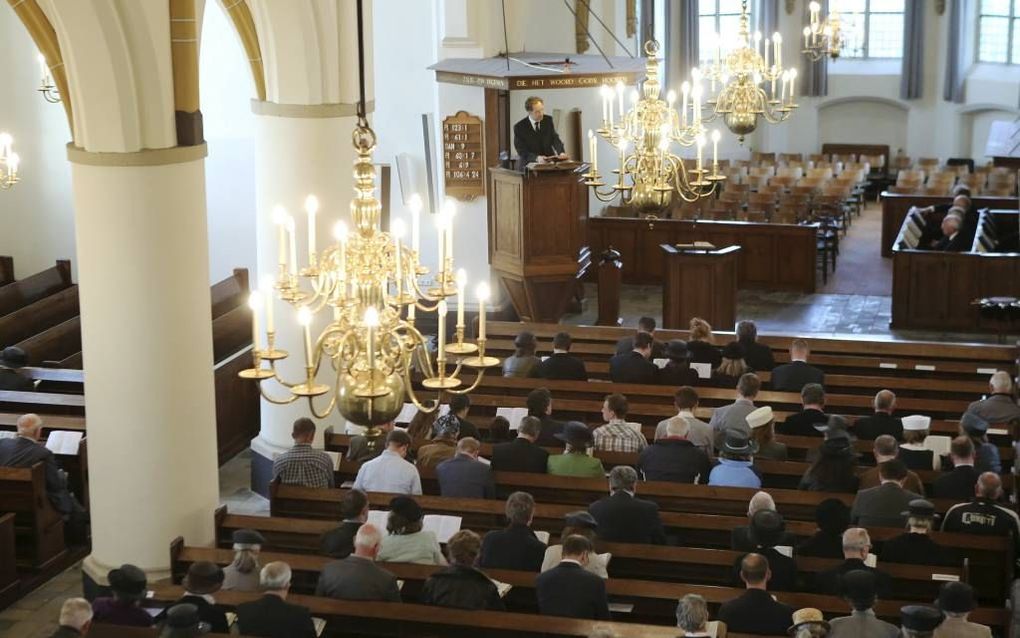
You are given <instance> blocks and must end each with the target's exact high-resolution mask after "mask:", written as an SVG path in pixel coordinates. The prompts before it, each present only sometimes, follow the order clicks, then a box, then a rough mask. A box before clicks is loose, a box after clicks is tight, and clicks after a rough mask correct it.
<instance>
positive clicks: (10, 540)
mask: <svg viewBox="0 0 1020 638" xmlns="http://www.w3.org/2000/svg"><path fill="white" fill-rule="evenodd" d="M14 519H15V515H14V512H8V513H7V514H0V609H3V608H4V607H6V606H7V605H8V604H10V603H11V602H12V601H13V600H14V599H15V598H16V597H17V595H18V570H17V569H16V568H15V565H16V563H17V558H16V556H17V554H16V550H15V540H14Z"/></svg>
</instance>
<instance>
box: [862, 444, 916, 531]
mask: <svg viewBox="0 0 1020 638" xmlns="http://www.w3.org/2000/svg"><path fill="white" fill-rule="evenodd" d="M907 471H908V470H907V466H906V465H904V464H903V461H900V460H899V459H893V460H891V461H886V462H885V463H882V464H881V465H879V466H878V477H879V480H880V481H881V484H880V485H879V486H878V487H871V488H868V489H865V490H861V491H860V492H857V496H856V497H855V498H854V504H853V507H852V508H851V510H850V520H851V521H852V522H853V523H854V524H856V525H860V526H862V527H872V526H875V527H899V528H902V527H903V526H904V525H905V524H906V522H907V516H906V512H907V509H908V508H909V507H910V501H913V500H915V499H919V498H921V495H920V494H917V493H915V492H910V491H908V490H907V489H905V487H904V485H905V484H906V481H907Z"/></svg>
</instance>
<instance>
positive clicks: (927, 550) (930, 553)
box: [879, 499, 953, 565]
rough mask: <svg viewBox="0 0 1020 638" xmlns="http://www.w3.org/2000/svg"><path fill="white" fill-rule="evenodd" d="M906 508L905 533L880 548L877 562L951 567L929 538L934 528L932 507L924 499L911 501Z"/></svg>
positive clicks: (950, 562)
mask: <svg viewBox="0 0 1020 638" xmlns="http://www.w3.org/2000/svg"><path fill="white" fill-rule="evenodd" d="M907 508H908V509H907V530H906V531H905V532H904V533H903V534H900V535H899V536H896V537H895V538H890V539H888V540H887V541H885V543H883V544H882V551H881V553H880V554H879V559H880V560H881V561H882V562H883V563H906V564H910V565H952V564H953V563H952V561H950V560H948V557H947V556H946V551H945V549H943V548H942V547H940V546H939V544H938V543H936V542H935V541H933V540H932V539H931V536H930V533H931V531H932V529H933V528H934V526H935V506H934V505H932V504H931V502H929V501H926V500H924V499H914V500H913V501H910V503H909V505H908V506H907Z"/></svg>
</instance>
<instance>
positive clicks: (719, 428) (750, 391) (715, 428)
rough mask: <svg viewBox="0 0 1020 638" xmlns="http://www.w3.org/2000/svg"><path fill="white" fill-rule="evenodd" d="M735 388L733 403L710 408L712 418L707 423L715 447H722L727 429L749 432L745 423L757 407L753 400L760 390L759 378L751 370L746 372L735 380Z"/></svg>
mask: <svg viewBox="0 0 1020 638" xmlns="http://www.w3.org/2000/svg"><path fill="white" fill-rule="evenodd" d="M736 390H737V398H736V399H735V400H734V401H733V403H731V404H730V405H724V406H721V407H718V408H716V409H714V410H712V418H711V420H710V421H709V423H708V424H709V425H710V426H711V427H712V432H713V436H714V439H715V440H714V445H715V447H716V449H718V448H720V447H722V442H723V439H724V438H725V436H726V433H727V432H728V431H731V430H737V431H738V432H743V433H744V434H746V435H748V436H750V434H751V428H750V427H749V426H748V425H747V415H748V414H750V413H752V412H754V411H755V409H757V407H758V406H756V405H755V404H754V400H755V398H756V397H757V396H758V392H759V390H761V379H759V378H758V375H756V374H754V373H753V372H748V373H747V374H745V375H743V376H741V377H740V380H738V381H737V387H736Z"/></svg>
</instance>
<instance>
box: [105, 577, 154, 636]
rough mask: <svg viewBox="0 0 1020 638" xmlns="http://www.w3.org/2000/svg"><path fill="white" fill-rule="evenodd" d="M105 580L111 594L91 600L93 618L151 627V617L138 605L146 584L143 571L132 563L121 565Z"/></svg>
mask: <svg viewBox="0 0 1020 638" xmlns="http://www.w3.org/2000/svg"><path fill="white" fill-rule="evenodd" d="M106 580H107V582H108V583H109V584H110V593H111V594H112V596H104V597H101V598H96V599H94V600H93V601H92V618H93V620H94V621H95V622H98V623H104V624H107V625H120V626H125V627H151V626H152V625H153V619H152V616H151V615H150V614H149V612H147V611H145V610H144V609H142V607H141V602H142V601H143V600H145V592H146V589H147V585H148V578H147V577H146V576H145V572H143V571H142V570H141V569H139V568H138V567H137V566H135V565H130V564H124V565H121V566H120V567H118V568H116V569H111V570H110V571H109V572H108V573H107V575H106Z"/></svg>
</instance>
